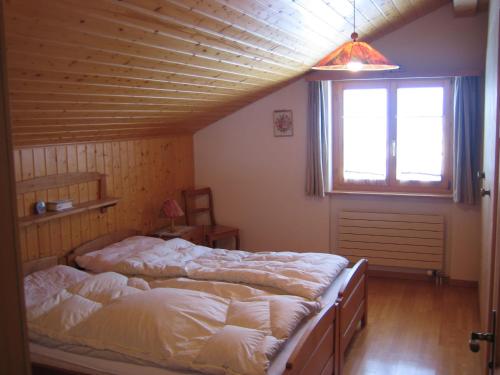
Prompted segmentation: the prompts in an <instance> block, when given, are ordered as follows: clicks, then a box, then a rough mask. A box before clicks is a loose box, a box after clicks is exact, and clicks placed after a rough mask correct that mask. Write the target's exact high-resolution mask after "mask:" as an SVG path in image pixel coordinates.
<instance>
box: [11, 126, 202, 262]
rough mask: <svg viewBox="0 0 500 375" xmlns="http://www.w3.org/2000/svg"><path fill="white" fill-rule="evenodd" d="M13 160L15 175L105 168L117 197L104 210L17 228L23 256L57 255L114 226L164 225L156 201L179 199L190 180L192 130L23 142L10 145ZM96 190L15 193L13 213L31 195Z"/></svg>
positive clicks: (83, 195)
mask: <svg viewBox="0 0 500 375" xmlns="http://www.w3.org/2000/svg"><path fill="white" fill-rule="evenodd" d="M14 161H15V172H16V173H15V176H16V178H17V179H18V180H19V181H22V180H29V179H32V178H34V177H41V176H47V175H55V174H66V173H70V172H100V173H104V174H106V180H107V195H108V196H116V197H120V198H121V199H120V202H119V203H118V204H117V205H116V206H115V207H110V208H108V210H107V211H106V213H101V212H100V211H98V210H96V211H91V212H88V213H86V214H84V213H82V214H77V215H72V216H68V217H64V218H61V219H58V220H54V221H52V222H50V223H43V224H39V225H35V226H30V227H25V228H22V229H21V233H20V239H21V245H22V246H21V256H22V259H23V260H24V261H27V260H31V259H36V258H40V257H42V256H49V255H57V256H60V255H62V254H64V253H66V252H67V251H68V250H70V249H71V248H72V247H75V246H78V245H79V244H81V243H83V242H85V241H88V240H90V239H93V238H96V237H98V236H99V235H102V234H106V233H109V232H112V231H115V230H118V229H125V228H134V229H138V230H140V231H142V232H143V233H147V232H150V231H152V230H153V229H157V228H158V227H159V226H162V225H166V220H165V219H162V218H159V217H158V213H159V208H160V206H161V203H162V202H163V201H164V200H165V199H167V198H169V197H174V198H175V199H178V200H179V203H181V200H180V199H181V194H180V193H181V191H182V190H183V189H185V188H187V187H191V186H193V183H194V176H193V173H194V172H193V171H194V166H193V147H192V136H191V135H179V136H163V137H157V138H143V139H135V140H123V141H113V142H94V143H79V144H64V145H52V146H40V147H34V148H27V147H23V148H21V149H17V150H14ZM97 194H98V187H97V184H96V183H95V182H85V183H81V184H74V185H70V186H67V187H61V188H57V189H46V190H40V191H36V192H34V193H24V194H18V196H17V200H18V202H20V203H21V204H20V209H18V216H19V217H22V216H27V215H29V214H31V213H32V210H33V203H34V202H35V200H36V199H44V200H47V199H63V198H71V199H73V200H74V202H75V203H80V202H85V201H88V200H93V199H96V198H97ZM181 221H182V220H181Z"/></svg>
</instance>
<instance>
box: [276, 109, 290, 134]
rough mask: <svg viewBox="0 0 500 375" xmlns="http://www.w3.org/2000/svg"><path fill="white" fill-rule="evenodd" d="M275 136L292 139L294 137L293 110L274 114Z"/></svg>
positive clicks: (284, 110)
mask: <svg viewBox="0 0 500 375" xmlns="http://www.w3.org/2000/svg"><path fill="white" fill-rule="evenodd" d="M273 124H274V136H275V137H290V136H292V135H293V116H292V110H291V109H281V110H278V111H274V112H273Z"/></svg>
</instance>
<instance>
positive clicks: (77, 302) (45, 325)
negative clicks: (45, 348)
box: [30, 295, 102, 339]
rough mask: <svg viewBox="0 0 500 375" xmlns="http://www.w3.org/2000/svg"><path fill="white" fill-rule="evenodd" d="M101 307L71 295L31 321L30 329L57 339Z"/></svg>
mask: <svg viewBox="0 0 500 375" xmlns="http://www.w3.org/2000/svg"><path fill="white" fill-rule="evenodd" d="M101 306H102V305H101V304H100V303H97V302H94V301H91V300H89V299H86V298H84V297H81V296H77V295H73V296H72V297H69V298H67V299H65V300H64V301H62V302H61V303H59V304H58V305H57V306H55V307H54V308H52V309H51V310H49V312H47V313H46V314H44V315H41V316H40V317H38V318H37V319H35V320H34V321H32V322H31V324H30V329H32V330H34V331H35V333H42V334H45V335H47V336H49V337H51V338H54V339H57V338H60V337H63V336H62V335H63V334H64V332H66V331H68V330H70V329H71V328H73V327H75V326H77V325H78V324H79V323H81V322H82V321H84V320H85V319H87V318H88V317H89V316H91V315H92V314H93V313H94V312H96V311H98V310H99V309H100V308H101Z"/></svg>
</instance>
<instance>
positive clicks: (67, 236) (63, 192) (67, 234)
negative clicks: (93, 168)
mask: <svg viewBox="0 0 500 375" xmlns="http://www.w3.org/2000/svg"><path fill="white" fill-rule="evenodd" d="M56 159H57V174H65V173H68V153H67V147H66V146H65V145H63V146H57V147H56ZM58 193H59V199H67V198H69V196H70V194H69V186H64V187H60V188H58ZM60 222H61V246H62V248H61V252H62V253H65V252H67V251H69V250H70V249H71V245H72V241H71V238H72V236H71V217H63V218H61V219H60Z"/></svg>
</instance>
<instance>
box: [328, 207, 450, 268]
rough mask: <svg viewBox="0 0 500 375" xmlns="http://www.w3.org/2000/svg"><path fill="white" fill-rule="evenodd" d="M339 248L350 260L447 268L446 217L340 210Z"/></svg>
mask: <svg viewBox="0 0 500 375" xmlns="http://www.w3.org/2000/svg"><path fill="white" fill-rule="evenodd" d="M337 224H338V226H337V241H336V243H337V249H335V250H334V252H335V253H338V254H341V255H343V256H345V257H346V258H348V259H349V260H350V261H352V262H355V261H357V260H358V259H360V258H367V259H368V261H369V263H370V264H371V265H376V266H390V267H401V268H418V269H426V270H438V271H442V270H443V254H444V236H445V233H444V231H445V225H444V217H443V216H441V215H420V214H418V215H417V214H396V213H376V212H350V211H342V212H340V213H339V217H338V222H337Z"/></svg>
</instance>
